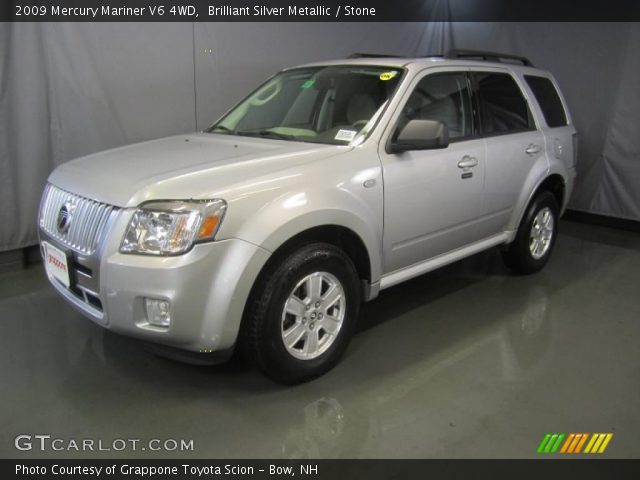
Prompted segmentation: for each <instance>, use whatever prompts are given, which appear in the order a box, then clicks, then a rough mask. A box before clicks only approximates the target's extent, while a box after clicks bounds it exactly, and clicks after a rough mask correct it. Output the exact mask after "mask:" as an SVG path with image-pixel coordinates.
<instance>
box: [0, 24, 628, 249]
mask: <svg viewBox="0 0 640 480" xmlns="http://www.w3.org/2000/svg"><path fill="white" fill-rule="evenodd" d="M639 41H640V28H639V26H638V24H557V23H550V24H544V23H537V24H510V23H503V24H489V23H473V24H463V23H439V24H436V23H430V24H424V23H405V24H385V23H357V24H347V23H326V24H325V23H322V24H316V23H300V24H298V23H274V24H271V23H249V24H243V23H233V24H232V23H226V24H224V23H209V24H207V23H202V24H200V23H198V24H190V23H162V24H154V23H109V24H107V23H96V24H83V23H74V24H65V23H50V24H46V23H43V24H28V23H19V24H1V23H0V251H2V250H9V249H14V248H19V247H23V246H28V245H32V244H34V243H35V242H36V238H37V236H36V221H35V219H36V212H37V208H38V201H39V195H40V191H41V190H42V187H43V185H44V182H45V180H46V178H47V176H48V174H49V172H50V171H51V170H52V169H53V168H54V167H55V166H56V165H59V164H60V163H63V162H65V161H68V160H70V159H72V158H75V157H77V156H80V155H85V154H88V153H91V152H95V151H98V150H102V149H106V148H110V147H115V146H119V145H124V144H127V143H133V142H137V141H141V140H146V139H150V138H157V137H161V136H165V135H170V134H174V133H181V132H187V131H193V130H196V129H202V128H205V127H206V126H207V125H209V124H210V123H211V122H212V121H213V120H215V118H217V117H218V116H219V115H220V114H222V113H223V112H224V111H225V110H226V109H227V108H228V107H230V106H231V105H232V104H233V103H234V102H236V101H237V100H239V99H240V98H241V97H242V96H243V95H244V94H245V93H246V92H247V91H248V90H249V89H252V88H254V87H255V86H256V85H257V84H258V83H260V82H261V81H262V79H264V77H266V76H268V75H270V74H272V73H274V72H275V71H277V70H279V69H280V68H282V67H284V66H288V65H292V64H296V63H303V62H309V61H314V60H323V59H329V58H337V57H344V56H346V55H348V54H349V53H351V52H354V51H370V52H387V53H398V54H405V55H416V54H424V53H434V52H439V51H441V50H442V49H443V48H446V47H449V46H456V47H465V48H475V49H493V50H498V51H507V52H513V53H521V54H525V55H527V56H529V57H530V58H531V59H532V61H533V62H534V63H535V64H537V65H540V66H542V67H544V68H547V69H549V70H551V71H552V72H554V74H555V75H556V77H557V78H558V81H559V82H560V84H561V86H562V87H563V90H564V92H565V94H566V96H567V98H568V101H569V103H570V107H571V110H572V113H573V116H574V120H575V122H576V125H577V127H578V129H579V131H580V134H581V136H580V158H579V177H578V182H577V189H576V194H575V196H574V198H573V200H572V204H571V206H572V208H576V209H580V210H585V211H591V212H596V213H602V214H606V215H612V216H619V217H625V218H633V219H638V220H640V189H639V188H638V186H640V181H639V180H640V162H639V160H638V157H639V155H638V152H639V150H640V148H639V147H640V138H639V137H640V136H639V135H638V133H639V132H638V125H639V122H638V120H640V118H639V114H638V112H640V93H639V91H638V88H637V84H638V73H640V59H639V57H638V55H637V54H636V53H635V52H634V47H637V46H638V45H639Z"/></svg>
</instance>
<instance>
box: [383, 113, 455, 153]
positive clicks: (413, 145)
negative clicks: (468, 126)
mask: <svg viewBox="0 0 640 480" xmlns="http://www.w3.org/2000/svg"><path fill="white" fill-rule="evenodd" d="M448 146H449V129H448V128H447V126H446V125H445V124H444V123H442V122H439V121H437V120H409V123H407V124H406V125H405V126H404V127H403V128H402V130H400V132H399V133H398V135H397V136H396V138H395V139H394V140H393V141H392V142H391V144H390V145H389V147H390V148H389V150H390V152H389V153H400V152H406V151H409V150H430V149H435V148H446V147H448Z"/></svg>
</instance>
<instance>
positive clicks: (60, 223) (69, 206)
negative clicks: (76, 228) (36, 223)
mask: <svg viewBox="0 0 640 480" xmlns="http://www.w3.org/2000/svg"><path fill="white" fill-rule="evenodd" d="M75 209H76V206H75V205H74V204H73V203H71V202H65V204H64V205H62V207H61V208H60V211H59V212H58V219H57V220H56V226H57V227H58V232H59V233H60V234H61V235H64V234H65V233H67V232H68V231H69V227H71V220H73V212H74V211H75Z"/></svg>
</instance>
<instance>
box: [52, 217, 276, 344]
mask: <svg viewBox="0 0 640 480" xmlns="http://www.w3.org/2000/svg"><path fill="white" fill-rule="evenodd" d="M130 216H131V215H130V213H128V212H127V211H126V210H123V211H122V212H121V214H120V215H118V218H117V219H116V220H115V222H114V225H112V226H111V228H110V229H109V231H108V232H106V238H105V240H104V241H103V242H101V244H100V246H99V248H98V249H97V250H96V252H95V253H94V254H93V255H92V256H90V257H89V256H86V255H83V254H81V253H80V252H75V251H70V249H69V248H68V247H65V246H64V245H62V244H61V243H60V242H58V241H57V240H56V239H55V238H52V237H51V236H49V235H48V234H47V233H46V232H44V231H42V230H41V231H40V236H41V240H42V241H46V242H49V243H51V244H53V245H55V246H56V247H58V248H60V249H64V250H65V251H67V252H70V257H69V258H70V259H71V262H72V270H74V272H73V275H72V284H71V287H70V288H67V287H66V286H65V285H63V284H62V283H61V282H59V281H58V280H56V279H55V278H52V277H50V278H49V280H50V282H51V283H52V285H53V286H54V287H55V289H56V290H57V291H58V292H59V293H60V294H61V295H62V296H63V297H64V298H65V299H66V300H67V301H68V302H69V303H70V304H71V305H72V306H73V307H75V308H76V309H77V310H78V311H80V312H81V313H82V314H84V315H85V316H87V317H89V318H90V319H92V320H93V321H95V322H96V323H98V324H99V325H101V326H103V327H104V328H107V329H109V330H112V331H114V332H117V333H120V334H124V335H127V336H131V337H135V338H138V339H141V340H145V341H147V342H152V343H157V344H162V345H167V346H170V347H175V348H178V349H182V350H188V351H191V352H211V353H215V352H218V351H223V350H229V349H231V348H232V347H233V345H234V343H235V340H236V337H237V335H238V331H239V327H240V321H241V319H242V314H243V311H244V305H245V303H246V301H247V298H248V296H249V292H250V290H251V287H252V286H253V283H254V282H255V279H256V278H257V276H258V273H259V272H260V270H261V269H262V267H263V265H264V264H265V262H266V261H267V259H268V258H269V255H270V254H269V252H268V251H267V250H264V249H262V248H260V247H258V246H255V245H253V244H251V243H249V242H245V241H243V240H239V239H229V240H221V241H216V242H210V243H204V244H199V245H196V246H194V248H193V249H192V250H191V251H189V252H188V253H186V254H184V255H180V256H175V257H153V256H143V255H133V254H121V253H119V251H118V249H119V245H120V240H121V238H122V235H121V232H124V228H125V227H126V225H127V224H128V222H129V219H130ZM145 297H146V298H154V299H163V300H168V301H169V302H170V315H171V324H170V326H169V327H167V328H161V327H156V326H153V325H151V324H149V322H148V321H147V319H146V315H145V309H144V298H145Z"/></svg>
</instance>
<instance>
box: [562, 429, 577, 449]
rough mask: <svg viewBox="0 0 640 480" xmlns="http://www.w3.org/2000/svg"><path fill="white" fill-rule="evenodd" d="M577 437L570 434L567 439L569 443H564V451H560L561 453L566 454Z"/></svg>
mask: <svg viewBox="0 0 640 480" xmlns="http://www.w3.org/2000/svg"><path fill="white" fill-rule="evenodd" d="M575 436H576V434H575V433H571V434H569V436H568V437H567V441H566V442H564V445H562V449H561V450H560V453H566V451H567V448H569V445H571V442H573V439H574V438H575Z"/></svg>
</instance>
